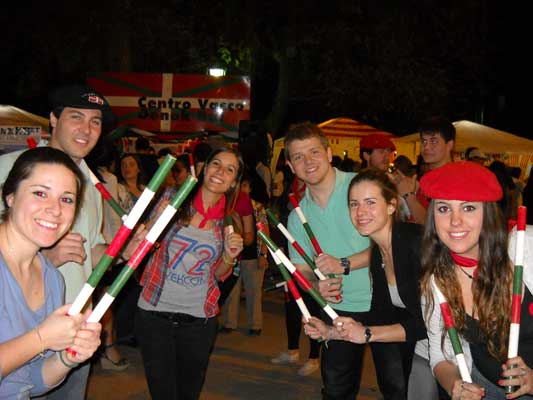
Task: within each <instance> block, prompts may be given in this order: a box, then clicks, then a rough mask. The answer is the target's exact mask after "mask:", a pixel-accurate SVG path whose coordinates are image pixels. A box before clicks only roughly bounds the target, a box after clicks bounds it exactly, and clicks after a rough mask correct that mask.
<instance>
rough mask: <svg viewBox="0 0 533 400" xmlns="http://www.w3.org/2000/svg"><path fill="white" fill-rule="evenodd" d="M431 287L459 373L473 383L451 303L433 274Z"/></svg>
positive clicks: (462, 377) (464, 379)
mask: <svg viewBox="0 0 533 400" xmlns="http://www.w3.org/2000/svg"><path fill="white" fill-rule="evenodd" d="M431 288H432V290H433V292H434V293H435V295H436V296H437V299H438V301H439V304H440V311H441V313H442V317H443V319H444V326H445V327H446V330H447V331H448V336H449V337H450V341H451V342H452V347H453V352H454V354H455V359H456V361H457V367H458V368H459V373H460V374H461V379H462V380H463V381H464V382H468V383H472V378H471V377H470V371H468V366H467V365H466V360H465V355H464V353H463V346H462V345H461V341H460V340H459V335H458V334H457V329H456V328H455V323H454V322H453V317H452V312H451V310H450V305H449V304H448V302H447V301H446V298H445V297H444V295H443V294H442V292H441V291H440V289H439V287H438V286H437V283H436V282H435V277H434V276H431Z"/></svg>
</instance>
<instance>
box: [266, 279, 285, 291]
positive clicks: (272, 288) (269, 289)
mask: <svg viewBox="0 0 533 400" xmlns="http://www.w3.org/2000/svg"><path fill="white" fill-rule="evenodd" d="M280 287H283V288H285V289H286V288H287V282H285V281H281V282H278V283H276V284H274V285H272V286H268V287H266V288H264V289H263V292H271V291H273V290H276V289H279V288H280Z"/></svg>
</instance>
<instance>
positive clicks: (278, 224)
mask: <svg viewBox="0 0 533 400" xmlns="http://www.w3.org/2000/svg"><path fill="white" fill-rule="evenodd" d="M266 213H267V215H268V218H269V219H270V221H272V224H274V225H275V226H276V227H277V228H278V229H279V230H280V232H281V233H283V236H285V238H286V239H287V240H288V241H289V243H290V244H291V245H292V247H294V249H295V250H296V251H297V252H298V254H299V255H300V256H302V258H303V259H304V261H305V262H306V264H307V265H309V267H310V268H311V269H312V270H313V272H314V273H315V275H316V276H317V277H318V279H320V280H324V279H326V277H325V276H324V274H323V273H322V272H321V271H320V270H319V269H318V268H317V267H316V264H315V263H314V262H313V260H311V258H310V257H309V256H308V255H307V254H305V251H304V249H303V248H302V246H300V244H299V243H298V242H297V241H296V239H295V238H294V237H293V236H292V235H291V233H290V232H289V231H288V230H287V228H285V226H283V224H282V223H281V222H280V221H279V220H278V219H277V218H276V216H275V215H274V213H272V211H270V209H267V210H266Z"/></svg>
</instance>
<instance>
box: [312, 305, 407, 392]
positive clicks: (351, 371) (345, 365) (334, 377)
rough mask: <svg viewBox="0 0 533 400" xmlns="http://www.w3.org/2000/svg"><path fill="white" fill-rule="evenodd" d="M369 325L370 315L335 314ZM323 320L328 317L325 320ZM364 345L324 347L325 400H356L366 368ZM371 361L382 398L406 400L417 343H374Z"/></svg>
mask: <svg viewBox="0 0 533 400" xmlns="http://www.w3.org/2000/svg"><path fill="white" fill-rule="evenodd" d="M336 311H337V314H339V315H341V316H343V317H350V318H353V319H354V320H356V321H359V322H361V323H362V324H366V321H367V319H368V313H350V312H343V311H339V310H336ZM323 318H325V319H324V320H328V318H329V317H327V316H323ZM364 346H365V345H364V344H355V343H351V342H346V341H343V340H332V341H329V342H328V345H327V347H326V346H325V345H324V346H322V359H321V362H320V364H321V365H320V367H321V372H322V381H323V384H324V388H323V390H322V396H323V397H322V398H323V400H353V399H355V398H356V397H357V394H358V393H359V387H360V384H361V371H362V367H363V352H364ZM370 349H371V350H372V358H373V360H374V365H375V368H376V376H377V380H378V385H379V389H380V392H381V394H382V395H383V398H384V399H385V400H393V399H394V400H396V399H398V400H399V399H407V383H408V382H409V374H410V373H411V364H412V359H413V353H414V343H371V344H370Z"/></svg>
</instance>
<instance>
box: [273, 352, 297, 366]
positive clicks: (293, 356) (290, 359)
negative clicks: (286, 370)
mask: <svg viewBox="0 0 533 400" xmlns="http://www.w3.org/2000/svg"><path fill="white" fill-rule="evenodd" d="M299 359H300V354H299V353H296V352H294V353H292V352H291V353H289V352H287V351H283V352H281V353H279V355H278V356H277V357H275V358H272V359H271V360H270V362H271V363H272V364H278V365H285V364H294V363H297V362H298V360H299Z"/></svg>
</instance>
